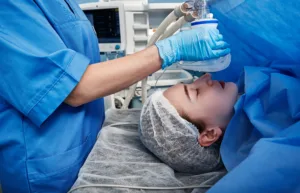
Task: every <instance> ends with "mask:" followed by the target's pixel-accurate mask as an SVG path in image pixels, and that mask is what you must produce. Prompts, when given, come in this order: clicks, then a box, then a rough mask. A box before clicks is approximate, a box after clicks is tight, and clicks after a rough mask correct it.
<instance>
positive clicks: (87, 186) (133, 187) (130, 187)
mask: <svg viewBox="0 0 300 193" xmlns="http://www.w3.org/2000/svg"><path fill="white" fill-rule="evenodd" d="M91 187H94V188H129V189H139V190H140V189H143V190H182V189H194V188H211V187H212V185H199V186H182V187H144V186H125V185H114V184H94V185H82V186H77V187H76V188H72V189H71V190H69V191H68V193H71V192H73V191H75V190H78V189H82V188H91Z"/></svg>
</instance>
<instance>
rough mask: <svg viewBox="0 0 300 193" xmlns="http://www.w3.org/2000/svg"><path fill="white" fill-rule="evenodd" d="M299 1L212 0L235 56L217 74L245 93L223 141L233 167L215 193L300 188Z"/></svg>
mask: <svg viewBox="0 0 300 193" xmlns="http://www.w3.org/2000/svg"><path fill="white" fill-rule="evenodd" d="M299 9H300V4H299V1H297V0H291V1H284V0H277V1H268V0H260V1H255V0H220V1H217V2H216V4H214V5H213V6H212V7H211V10H212V12H213V13H214V14H215V16H216V17H217V18H218V19H219V21H220V25H219V28H220V31H221V32H222V33H223V35H224V37H225V40H226V41H228V43H230V45H231V49H232V53H231V54H232V56H233V57H232V63H231V65H230V67H229V68H228V69H226V70H225V71H223V72H218V73H216V74H214V77H215V78H216V79H225V80H232V81H236V80H238V84H239V88H240V92H241V93H244V94H243V95H242V96H241V97H240V99H239V100H238V102H237V103H236V105H235V114H234V116H233V118H232V120H231V122H230V123H229V125H228V127H227V129H226V132H225V135H224V138H223V142H222V146H221V155H222V159H223V161H224V164H225V167H226V168H227V170H228V171H229V173H228V174H227V175H226V176H225V177H224V178H222V179H221V180H220V181H219V182H218V183H217V184H216V185H215V186H214V187H213V188H211V189H210V190H209V191H208V192H209V193H219V192H224V193H241V192H242V193H248V192H249V193H253V192H255V193H265V192H272V193H286V192H288V193H296V192H300V100H299V99H300V39H299V32H300V24H299V22H297V19H299V18H300V14H299V11H298V10H299ZM296 18H297V19H296Z"/></svg>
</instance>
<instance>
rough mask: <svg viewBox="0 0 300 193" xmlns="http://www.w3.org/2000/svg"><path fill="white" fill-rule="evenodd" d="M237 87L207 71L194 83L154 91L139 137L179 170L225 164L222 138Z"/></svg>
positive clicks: (206, 169)
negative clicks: (221, 145)
mask: <svg viewBox="0 0 300 193" xmlns="http://www.w3.org/2000/svg"><path fill="white" fill-rule="evenodd" d="M237 94H238V89H237V86H236V85H235V84H234V83H230V82H227V83H225V82H219V81H213V80H212V79H211V75H210V74H205V75H203V76H202V77H200V78H199V79H198V80H196V81H195V82H193V83H192V84H187V85H185V84H178V85H175V86H173V87H171V88H169V89H167V90H166V91H165V92H156V93H154V94H153V95H152V96H151V97H150V98H149V99H148V101H147V102H146V104H145V105H144V107H143V110H142V113H141V119H140V129H139V131H140V138H141V141H142V142H143V144H144V145H145V146H146V147H147V148H148V149H149V150H150V151H151V152H152V153H153V154H155V155H156V156H157V157H158V158H160V159H161V160H162V161H163V162H165V163H166V164H168V165H169V166H170V167H171V168H173V169H174V170H176V171H179V172H187V173H196V174H198V173H204V172H210V171H215V170H217V169H220V168H221V167H222V161H221V158H220V154H219V143H218V142H219V141H220V140H219V139H220V137H221V136H222V134H223V132H224V130H225V129H226V126H227V125H228V123H229V121H230V119H231V117H232V115H233V106H234V104H235V102H236V100H237Z"/></svg>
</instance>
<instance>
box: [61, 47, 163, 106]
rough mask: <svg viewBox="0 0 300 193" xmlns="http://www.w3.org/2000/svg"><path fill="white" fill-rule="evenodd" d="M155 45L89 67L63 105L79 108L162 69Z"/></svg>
mask: <svg viewBox="0 0 300 193" xmlns="http://www.w3.org/2000/svg"><path fill="white" fill-rule="evenodd" d="M161 62H162V61H161V59H160V57H159V54H158V49H157V47H156V46H152V47H150V48H147V49H145V50H143V51H141V52H138V53H135V54H133V55H130V56H126V57H124V58H119V59H116V60H110V61H106V62H101V63H97V64H93V65H90V66H89V67H88V68H87V70H86V71H85V73H84V74H83V76H82V79H81V81H80V82H79V83H78V85H77V86H76V87H75V89H74V90H73V91H72V92H71V94H70V95H69V96H68V97H67V99H66V100H65V102H66V103H67V104H69V105H71V106H79V105H82V104H85V103H88V102H90V101H93V100H95V99H97V98H100V97H104V96H107V95H110V94H113V93H115V92H118V91H120V90H123V89H125V88H128V87H129V86H130V85H132V84H134V83H136V82H138V81H140V80H142V79H143V78H145V77H147V76H148V75H149V74H151V73H153V72H155V71H157V70H159V69H160V68H161Z"/></svg>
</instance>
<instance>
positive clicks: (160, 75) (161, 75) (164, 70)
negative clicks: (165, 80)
mask: <svg viewBox="0 0 300 193" xmlns="http://www.w3.org/2000/svg"><path fill="white" fill-rule="evenodd" d="M168 68H169V67H167V68H165V69H164V71H163V73H162V74H161V75H160V76H159V77H158V78H157V79H156V82H155V85H154V90H156V85H157V82H158V80H159V79H160V78H161V77H162V76H163V75H164V73H165V72H166V70H167V69H168Z"/></svg>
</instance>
